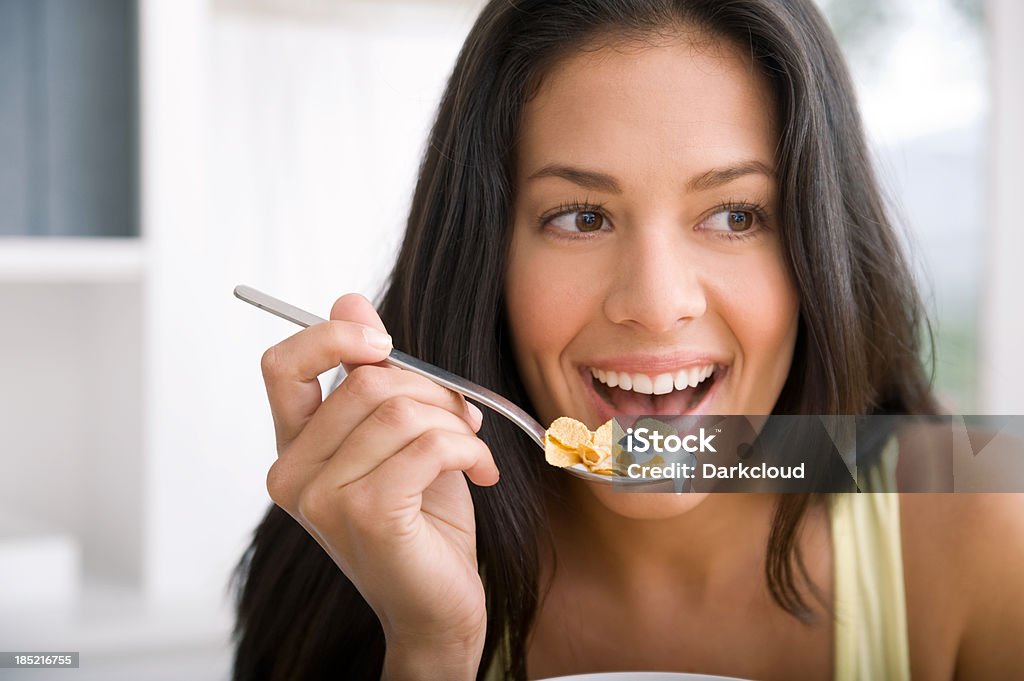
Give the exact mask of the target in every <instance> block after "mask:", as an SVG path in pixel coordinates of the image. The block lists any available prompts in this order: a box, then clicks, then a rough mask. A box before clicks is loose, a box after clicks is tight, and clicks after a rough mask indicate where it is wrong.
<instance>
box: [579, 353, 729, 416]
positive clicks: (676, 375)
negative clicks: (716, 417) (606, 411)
mask: <svg viewBox="0 0 1024 681" xmlns="http://www.w3.org/2000/svg"><path fill="white" fill-rule="evenodd" d="M726 370H727V369H726V368H725V367H722V366H719V365H717V364H706V365H702V366H692V367H687V368H685V369H679V370H677V371H675V372H672V373H662V374H657V375H650V374H642V373H634V372H626V371H606V370H603V369H594V368H590V369H589V372H590V375H591V382H592V385H593V389H594V392H595V393H596V394H597V396H598V397H599V398H600V399H601V400H602V401H603V402H604V403H605V404H606V405H607V407H608V408H610V409H611V410H613V411H614V413H616V414H622V415H632V416H639V415H644V414H646V415H655V414H659V415H683V414H688V413H690V412H692V411H693V410H694V409H696V408H697V407H698V406H699V405H700V404H701V403H702V402H703V401H704V398H705V397H707V395H708V394H709V393H710V392H711V389H712V388H713V387H714V385H715V384H716V382H717V381H719V380H721V378H722V376H723V375H724V374H725V372H726Z"/></svg>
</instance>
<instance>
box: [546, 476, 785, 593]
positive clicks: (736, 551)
mask: <svg viewBox="0 0 1024 681" xmlns="http://www.w3.org/2000/svg"><path fill="white" fill-rule="evenodd" d="M567 482H568V485H567V490H566V492H567V493H566V497H565V503H564V504H562V505H560V508H559V509H557V510H556V511H555V512H554V513H553V514H552V519H553V521H554V522H553V524H552V527H553V531H554V532H555V533H556V537H557V538H558V541H557V545H558V547H559V548H558V551H559V561H560V562H561V561H562V560H563V558H564V560H565V562H566V563H567V567H568V565H572V566H585V567H584V569H587V570H588V571H590V572H591V573H592V574H600V575H601V578H602V579H604V580H609V579H610V580H613V581H615V582H617V583H619V584H622V585H628V584H635V583H637V582H639V581H646V582H648V583H650V582H651V581H659V580H661V579H665V580H670V581H671V582H673V583H675V584H680V583H686V584H690V585H691V586H692V587H693V588H695V589H698V590H700V591H709V590H713V589H715V587H716V586H725V585H728V584H731V583H734V580H736V579H737V578H738V579H743V580H746V581H749V578H750V575H758V576H759V575H761V574H762V572H763V563H764V556H765V546H766V544H767V540H768V534H769V531H770V528H771V523H772V515H773V512H774V508H775V503H776V501H777V499H778V497H777V496H776V495H770V494H724V493H720V494H710V495H707V496H706V497H705V498H703V499H702V500H700V501H696V500H693V499H691V500H688V499H684V497H686V496H687V495H685V494H684V495H674V494H664V495H663V494H643V493H639V494H630V493H619V492H610V493H609V492H607V491H606V492H605V493H604V494H605V495H607V494H614V495H616V497H618V499H617V500H616V501H617V502H622V503H628V505H629V508H630V509H640V510H642V511H643V513H642V515H644V516H646V517H643V518H636V517H628V516H627V515H624V514H623V513H621V512H619V511H618V510H612V508H609V505H610V504H606V503H605V502H604V501H602V500H601V498H599V494H600V493H599V492H595V491H594V490H593V489H591V488H590V483H586V482H583V481H578V480H570V481H567ZM623 496H632V497H642V498H633V499H626V500H624V501H623V500H622V499H621V497H623ZM694 503H696V505H695V506H692V507H688V506H689V505H690V504H694ZM680 509H681V510H680ZM666 512H667V513H668V515H667V517H664V514H665V513H666ZM658 515H662V516H663V517H656V518H655V519H650V517H651V516H658ZM560 568H561V565H560Z"/></svg>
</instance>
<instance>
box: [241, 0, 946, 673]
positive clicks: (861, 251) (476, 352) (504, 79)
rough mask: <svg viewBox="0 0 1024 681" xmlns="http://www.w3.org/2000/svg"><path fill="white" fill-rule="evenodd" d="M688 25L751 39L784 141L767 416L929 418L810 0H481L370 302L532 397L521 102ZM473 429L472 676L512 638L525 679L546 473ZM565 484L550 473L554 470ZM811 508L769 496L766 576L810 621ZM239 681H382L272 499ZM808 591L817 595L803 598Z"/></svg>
mask: <svg viewBox="0 0 1024 681" xmlns="http://www.w3.org/2000/svg"><path fill="white" fill-rule="evenodd" d="M680 26H693V27H697V28H699V29H702V30H704V31H707V32H708V33H709V34H710V35H714V36H717V37H720V38H723V39H726V40H730V41H733V42H734V43H736V44H738V45H740V46H742V48H743V51H744V53H747V54H749V55H750V56H751V58H752V59H753V61H754V63H755V65H756V66H757V67H758V68H759V69H760V71H761V73H762V74H763V75H764V77H765V78H766V79H767V81H768V82H769V84H770V86H771V88H772V90H773V92H774V98H775V106H776V110H775V111H774V112H767V113H766V115H771V114H772V113H774V115H775V116H776V120H777V121H778V130H779V131H780V138H779V141H778V153H777V158H776V172H777V179H778V185H779V192H780V195H779V201H778V204H779V206H780V207H781V214H780V215H779V219H778V222H779V224H780V225H781V229H780V232H781V234H780V237H781V239H782V241H783V244H784V249H785V253H786V257H787V264H788V267H789V268H790V271H791V272H792V275H793V278H794V280H795V282H796V286H797V289H798V290H799V296H800V301H801V313H800V322H799V330H798V337H797V343H796V350H795V355H794V358H793V364H792V370H791V372H790V375H789V377H788V379H787V381H786V384H785V386H784V387H783V390H782V393H781V395H780V397H779V399H778V403H777V405H776V408H775V411H776V413H780V414H874V413H910V414H917V413H934V412H935V411H936V406H935V403H934V401H933V398H932V396H931V392H930V386H929V377H928V375H927V374H926V373H925V371H924V370H923V369H922V363H921V359H920V357H919V342H920V341H919V337H920V336H919V327H920V326H921V323H922V320H923V317H922V315H921V306H920V301H919V299H918V296H917V293H916V290H915V287H914V282H913V280H912V277H911V275H910V273H909V268H908V266H907V263H906V261H905V259H904V257H903V256H902V254H901V250H900V247H899V242H898V240H897V236H896V234H895V232H894V229H893V227H892V225H891V224H890V222H889V219H888V218H887V216H886V211H885V207H884V202H883V200H882V198H881V196H880V193H879V189H878V186H877V183H876V180H875V177H874V174H873V171H872V167H871V162H870V159H869V156H868V153H867V150H866V148H865V143H864V138H863V133H862V130H861V123H860V119H859V115H858V113H857V109H856V103H855V98H854V90H853V87H852V85H851V82H850V79H849V76H848V74H847V71H846V68H845V65H844V63H843V60H842V57H841V55H840V52H839V49H838V47H837V45H836V43H835V41H834V39H833V37H832V34H831V32H830V30H829V29H828V27H827V25H826V23H825V22H824V20H823V18H822V17H821V15H820V14H819V12H818V10H817V9H816V8H815V7H814V5H813V3H812V0H492V1H491V2H490V3H489V4H488V5H487V6H486V7H485V8H484V9H483V11H482V13H481V15H480V17H479V18H478V20H477V21H476V24H475V25H474V27H473V29H472V30H471V32H470V34H469V36H468V38H467V39H466V43H465V45H464V47H463V49H462V51H461V53H460V55H459V57H458V60H457V62H456V65H455V69H454V71H453V73H452V76H451V78H450V80H449V82H448V87H447V89H446V91H445V93H444V96H443V99H442V101H441V105H440V109H439V112H438V115H437V119H436V121H435V123H434V126H433V129H432V131H431V134H430V138H429V145H428V147H427V151H426V154H425V157H424V159H423V163H422V166H421V167H420V171H419V179H418V182H417V185H416V191H415V194H414V196H413V201H412V208H411V211H410V215H409V221H408V225H407V229H406V234H405V239H404V242H403V244H402V248H401V252H400V254H399V256H398V260H397V263H396V265H395V268H394V271H393V272H392V275H391V278H390V283H389V285H388V287H387V289H386V291H385V293H384V295H383V298H382V300H381V302H380V305H379V311H380V314H381V317H382V318H383V320H384V323H385V324H386V326H387V328H388V330H389V331H390V332H391V334H392V336H393V337H394V339H395V344H396V346H397V347H399V348H401V349H403V350H405V351H407V352H410V353H412V354H413V355H416V356H419V357H422V358H424V359H425V360H427V361H430V362H433V363H435V364H438V365H440V366H442V367H445V368H447V369H450V370H451V371H454V372H456V373H459V374H461V375H463V376H466V377H468V378H470V379H472V380H474V381H477V382H479V383H481V384H483V385H486V386H489V387H491V388H493V389H495V390H497V391H498V392H500V393H503V394H505V395H507V396H508V397H510V398H511V399H513V400H515V401H517V402H519V403H520V404H523V405H526V406H527V407H528V406H529V404H530V401H529V399H528V397H527V395H526V392H525V390H524V388H523V386H522V384H521V382H520V379H519V376H518V373H517V371H516V367H515V363H514V360H513V354H512V351H511V346H510V342H509V329H508V326H507V319H506V315H505V311H504V286H505V281H504V270H505V260H506V254H507V249H508V243H509V236H510V234H509V233H510V225H511V224H512V205H513V191H514V186H513V180H512V178H513V177H514V164H515V143H516V139H517V135H518V131H519V126H520V116H521V112H522V109H523V106H524V104H525V102H526V101H528V99H529V97H530V96H531V94H532V93H533V92H535V89H536V87H537V86H538V84H539V83H540V82H541V80H542V78H543V76H544V73H545V72H546V70H547V69H549V68H550V66H551V65H552V63H553V62H555V61H556V60H558V59H559V58H561V57H563V56H565V55H567V54H569V53H571V52H572V51H574V50H577V49H580V48H581V47H584V46H587V45H589V44H592V43H593V42H594V41H595V40H596V39H600V38H605V39H611V40H614V39H616V38H617V37H619V38H621V37H630V38H634V39H643V38H644V37H645V36H648V35H652V34H658V35H666V34H667V33H671V31H672V30H673V29H674V28H678V27H680ZM481 437H483V438H484V440H485V441H486V442H487V443H488V444H489V445H490V446H491V449H492V451H493V454H494V457H495V460H496V462H497V464H498V467H499V468H500V470H501V483H500V484H498V485H496V486H495V487H493V488H487V489H482V488H476V487H474V486H472V485H471V489H472V496H473V502H474V506H475V511H476V518H477V554H478V559H479V563H480V571H481V574H482V576H483V578H484V582H485V585H486V591H487V614H488V628H487V637H486V642H485V646H484V657H483V663H482V665H481V670H480V677H482V676H483V674H484V671H485V669H486V668H487V666H488V663H489V662H490V660H491V659H492V657H493V656H494V655H495V653H496V652H497V651H498V650H499V646H502V645H503V641H504V642H505V643H506V644H507V649H505V651H504V652H505V653H507V655H505V656H503V657H507V661H508V665H507V668H506V669H505V671H506V674H507V676H508V677H509V678H515V679H523V678H525V653H526V646H527V638H528V635H529V632H530V627H531V624H532V621H533V617H534V615H535V612H536V609H537V607H538V601H539V598H540V585H539V584H538V574H539V551H540V550H541V542H542V541H543V540H544V537H545V536H546V535H545V519H544V513H543V512H542V509H543V507H544V501H545V498H546V497H545V495H548V494H551V493H553V492H555V491H556V487H557V484H558V480H559V479H556V477H553V476H552V471H551V469H550V467H548V466H547V465H546V464H544V462H543V461H542V460H541V457H539V456H524V452H527V451H530V449H531V447H532V446H533V445H532V444H530V443H528V441H527V440H526V439H525V437H524V436H523V435H522V434H521V433H520V432H518V431H517V430H516V429H515V428H514V427H513V426H511V425H510V424H509V423H507V422H505V421H504V420H503V419H499V418H489V419H485V420H484V428H483V430H482V431H481ZM556 474H557V472H556ZM815 499H816V498H815V497H811V496H809V495H800V494H789V495H782V497H781V499H780V501H779V503H778V505H777V507H776V512H775V516H774V519H773V526H772V530H771V532H770V535H769V539H768V547H767V559H766V562H765V573H766V579H767V583H768V587H769V590H770V591H771V594H772V596H773V597H774V599H775V600H776V602H777V603H778V604H779V605H780V607H782V608H784V609H785V610H787V611H788V612H790V613H792V614H794V615H796V616H798V617H806V616H807V615H808V612H809V610H808V608H807V605H806V603H805V600H804V598H803V596H802V594H801V587H802V586H803V585H806V583H807V582H808V581H809V580H808V579H807V573H806V570H804V569H803V562H802V560H801V559H800V555H799V551H798V548H797V546H798V544H797V535H798V530H799V528H800V523H801V519H802V518H803V517H804V514H805V512H806V510H807V509H808V508H809V507H810V505H811V504H813V503H815ZM234 584H235V585H236V587H237V592H238V593H237V615H238V617H237V624H236V632H235V634H236V640H237V649H236V657H235V667H234V678H235V679H237V680H238V681H242V680H247V681H248V680H252V679H274V680H284V679H321V678H323V679H327V678H345V679H377V678H379V675H380V672H381V666H382V661H383V655H384V639H383V634H382V631H381V628H380V625H379V623H378V622H377V620H376V618H375V616H374V614H373V612H372V611H371V610H370V608H369V607H368V606H367V605H366V603H365V602H364V601H363V599H362V598H361V597H360V595H359V593H358V592H357V591H356V589H355V587H354V586H353V585H352V583H351V582H350V581H349V580H348V579H347V578H346V577H345V575H344V574H343V573H342V572H341V571H340V570H339V569H338V568H337V566H336V565H335V564H334V563H333V562H332V560H331V559H330V558H329V557H328V556H327V555H326V554H325V553H324V551H323V550H322V549H321V548H320V546H319V545H318V544H317V543H316V541H314V540H313V539H311V538H310V537H309V536H308V535H307V533H306V532H305V530H303V529H302V527H301V526H299V525H298V524H297V523H295V521H293V520H292V519H291V518H290V517H289V516H288V515H287V514H286V513H285V512H283V511H282V510H280V509H279V508H277V507H276V506H271V507H270V509H269V511H268V512H267V515H266V517H265V518H264V519H263V521H262V523H261V524H260V526H259V527H258V528H257V530H256V532H255V536H254V539H253V542H252V545H251V546H250V547H249V549H248V550H247V551H246V553H245V555H244V556H243V557H242V560H241V561H240V563H239V565H238V567H237V569H236V573H235V580H234ZM810 587H811V589H812V592H813V585H810Z"/></svg>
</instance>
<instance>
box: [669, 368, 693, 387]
mask: <svg viewBox="0 0 1024 681" xmlns="http://www.w3.org/2000/svg"><path fill="white" fill-rule="evenodd" d="M672 384H673V385H674V386H675V388H676V390H686V389H687V388H689V387H690V372H688V371H687V370H686V369H680V370H679V371H677V372H676V375H675V377H674V378H673V380H672Z"/></svg>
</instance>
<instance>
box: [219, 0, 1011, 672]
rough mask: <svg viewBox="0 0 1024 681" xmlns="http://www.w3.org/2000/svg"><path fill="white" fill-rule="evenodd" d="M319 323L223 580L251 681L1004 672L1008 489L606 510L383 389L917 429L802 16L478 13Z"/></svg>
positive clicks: (606, 410) (840, 127)
mask: <svg viewBox="0 0 1024 681" xmlns="http://www.w3.org/2000/svg"><path fill="white" fill-rule="evenodd" d="M331 320H332V321H331V322H328V323H326V324H322V325H318V326H315V327H312V328H310V329H307V330H305V331H302V332H300V333H299V334H297V335H295V336H293V337H292V338H290V339H288V340H286V341H284V342H282V343H280V344H278V345H276V346H274V347H273V348H270V349H269V350H268V351H267V353H266V354H265V356H264V358H263V369H264V375H265V379H266V383H267V390H268V396H269V399H270V404H271V409H272V412H273V416H274V423H275V428H276V432H277V445H278V452H279V458H278V461H277V462H276V463H275V464H274V466H273V467H272V468H271V470H270V473H269V476H268V481H267V485H268V489H269V492H270V494H271V497H272V498H273V500H274V501H275V502H276V505H275V506H272V507H271V508H270V510H269V511H268V514H267V516H266V518H265V519H264V520H263V522H262V523H261V525H260V527H259V528H258V529H257V531H256V536H255V538H254V541H253V545H252V546H251V547H250V550H249V551H248V552H247V554H246V556H245V557H244V558H243V561H242V563H241V564H240V566H239V572H238V576H239V579H240V580H244V584H243V586H242V588H241V589H240V594H239V604H238V626H237V632H236V633H237V638H238V650H237V656H236V665H235V678H236V679H257V678H259V679H319V678H324V679H326V678H332V679H336V678H344V679H377V678H386V679H406V678H408V679H433V678H436V679H449V680H450V679H473V678H486V679H497V678H516V679H523V678H543V677H546V676H554V675H560V674H570V673H581V672H590V671H612V670H645V669H657V670H675V671H695V672H702V673H713V674H723V675H731V676H737V677H745V678H757V679H828V678H837V679H854V678H863V679H867V678H890V679H905V678H909V674H910V673H911V672H913V675H914V677H915V678H923V679H933V678H934V679H951V678H964V679H987V678H1012V677H1013V676H1014V675H1015V674H1016V675H1024V661H1022V660H1021V658H1020V653H1019V652H1018V650H1016V646H1015V645H1014V644H1013V642H1014V641H1015V640H1017V638H1019V637H1020V636H1022V635H1024V616H1022V614H1021V613H1022V611H1024V605H1022V604H1024V588H1022V586H1021V581H1022V580H1020V579H1019V577H1017V575H1018V574H1019V569H1020V568H1021V566H1024V551H1022V549H1021V547H1020V544H1021V542H1019V541H1017V543H1016V544H1011V545H1010V546H1009V547H1000V548H999V556H998V558H999V559H998V560H997V556H996V550H997V549H996V544H995V540H996V539H1000V538H1004V539H1006V538H1013V537H1016V538H1018V540H1019V537H1020V536H1021V532H1022V521H1021V520H1020V518H1021V517H1024V513H1022V512H1021V511H1022V508H1021V504H1020V502H1019V501H1018V499H1017V498H1016V497H1012V496H1003V497H979V498H968V497H957V498H952V497H948V498H947V497H929V496H926V495H917V496H916V497H911V496H906V497H904V498H902V499H898V498H897V497H896V496H895V495H863V496H862V497H861V498H858V499H857V500H856V502H854V500H851V499H850V498H849V497H847V496H838V497H835V498H828V497H826V496H814V497H812V496H810V495H799V494H785V495H767V494H760V495H755V494H718V495H706V494H705V495H701V494H685V495H678V496H676V495H655V494H651V495H644V494H629V495H625V494H615V493H612V492H610V491H609V489H608V488H607V487H605V486H600V485H594V484H591V483H587V482H583V481H580V480H577V479H574V478H571V477H569V476H566V475H564V474H563V473H561V472H560V471H558V470H556V469H553V468H551V467H549V466H547V465H546V464H545V463H544V461H543V460H542V458H541V456H540V453H539V452H538V451H536V448H535V446H534V445H532V444H531V443H529V442H528V441H527V440H526V439H525V438H524V437H523V436H522V434H521V433H519V432H518V431H517V430H516V429H515V427H514V426H512V425H511V424H510V423H507V422H505V421H504V420H503V419H501V418H499V417H497V416H495V415H492V414H489V415H486V416H483V415H481V413H480V412H479V410H478V409H477V408H476V407H474V406H472V405H471V404H468V403H466V402H465V401H464V400H463V399H462V398H460V397H458V396H455V395H453V394H451V393H449V392H447V391H445V390H444V389H441V388H439V387H438V386H436V385H434V384H432V383H430V382H429V381H426V380H425V379H422V378H420V377H417V376H411V375H408V374H407V373H405V372H400V371H397V370H394V369H390V368H386V367H382V366H377V365H376V363H377V362H379V361H380V360H381V359H383V358H384V357H385V356H386V354H387V352H388V351H389V349H390V348H391V346H392V339H393V343H394V345H395V346H397V347H399V348H401V349H403V350H405V351H407V352H409V353H411V354H413V355H415V356H418V357H421V358H423V359H425V360H427V361H429V362H433V363H436V364H438V365H440V366H443V367H445V368H447V369H449V370H451V371H454V372H456V373H458V374H461V375H463V376H466V377H467V378H469V379H471V380H474V381H476V382H479V383H481V384H483V385H486V386H489V387H491V388H493V389H495V390H497V391H498V392H500V393H502V394H504V395H506V396H508V397H509V398H511V399H512V400H514V401H516V402H517V403H519V404H522V405H524V406H525V407H527V408H528V409H531V410H532V411H533V412H534V413H535V414H536V416H537V417H538V420H540V421H542V422H545V423H547V422H550V421H551V420H553V419H554V418H556V417H557V416H561V415H568V416H573V417H575V418H578V419H580V420H582V421H584V422H585V423H587V424H588V425H589V426H590V427H595V426H597V425H598V424H599V423H601V422H602V421H604V420H605V419H606V418H608V417H609V416H610V415H612V414H615V413H619V414H641V413H675V414H680V413H690V412H693V411H703V412H705V413H735V414H769V413H778V414H882V413H896V414H929V413H934V412H935V411H936V406H935V402H934V399H933V398H932V396H931V393H930V389H929V386H928V380H927V378H926V376H925V374H924V372H923V370H922V368H921V366H920V364H919V360H918V340H917V339H918V326H919V321H920V317H919V304H918V299H917V297H916V294H915V293H914V288H913V285H912V281H911V278H910V276H909V274H908V271H907V267H906V264H905V262H904V260H903V259H902V257H901V255H900V253H899V248H898V243H897V239H896V237H895V235H894V233H893V230H892V228H891V226H890V224H889V222H888V220H887V217H886V215H885V211H884V209H883V205H882V201H881V199H880V197H879V192H878V189H877V185H876V182H875V179H874V177H873V175H872V172H871V169H870V164H869V161H868V157H867V154H866V151H865V148H864V142H863V135H862V132H861V128H860V123H859V119H858V115H857V112H856V109H855V105H854V97H853V89H852V87H851V85H850V83H849V80H848V77H847V74H846V71H845V68H844V66H843V64H842V60H841V58H840V56H839V52H838V50H837V48H836V45H835V43H834V41H833V39H832V37H831V35H830V33H829V31H828V29H827V27H826V25H825V24H824V22H823V21H822V19H821V17H820V16H819V14H818V13H817V11H816V10H815V8H814V7H813V5H812V3H811V2H810V0H807V1H806V2H779V1H772V0H747V1H743V2H740V1H734V2H723V1H721V0H708V1H705V2H698V1H683V0H679V1H676V2H672V1H670V0H583V1H580V0H571V1H569V0H564V1H563V0H557V1H552V0H525V1H517V2H515V3H512V2H507V1H506V0H496V1H494V2H491V3H490V4H489V5H488V6H487V7H486V8H485V9H484V10H483V13H482V14H481V16H480V18H479V19H478V21H477V23H476V25H475V26H474V28H473V30H472V31H471V33H470V35H469V37H468V38H467V41H466V44H465V47H464V49H463V51H462V53H461V54H460V56H459V59H458V62H457V64H456V66H455V71H454V73H453V75H452V77H451V80H450V82H449V86H448V88H447V90H446V92H445V95H444V98H443V100H442V103H441V108H440V112H439V114H438V118H437V121H436V123H435V125H434V128H433V131H432V133H431V137H430V144H429V146H428V151H427V153H426V157H425V159H424V162H423V166H422V168H421V171H420V177H419V181H418V184H417V188H416V192H415V196H414V198H413V205H412V210H411V214H410V217H409V222H408V228H407V233H406V237H405V240H404V243H403V246H402V250H401V253H400V255H399V259H398V262H397V264H396V267H395V270H394V272H393V273H392V277H391V282H390V285H389V286H388V289H387V291H386V293H385V295H384V297H383V299H382V302H381V305H380V307H379V316H378V313H377V312H375V311H374V309H373V308H372V307H371V305H370V304H369V303H368V302H367V301H366V300H365V299H362V298H360V297H358V296H353V295H348V296H343V297H342V298H340V299H339V300H338V301H337V303H336V304H335V305H334V309H333V310H332V311H331ZM388 334H390V336H389V335H388ZM339 363H344V364H345V366H346V369H347V370H348V372H349V373H348V377H347V379H346V380H345V381H344V382H343V383H342V384H341V386H340V387H339V388H338V389H337V390H335V391H334V392H333V393H332V394H331V395H330V396H329V397H328V398H327V399H326V400H324V401H323V403H322V404H321V398H320V390H319V384H318V383H317V381H316V376H317V375H318V374H320V373H322V372H323V371H326V370H328V369H329V368H331V367H333V366H336V365H337V364H339ZM691 371H696V372H697V373H698V374H701V375H704V374H708V373H709V372H710V375H709V376H706V378H705V380H704V381H703V382H701V383H700V385H698V386H697V387H688V386H686V387H681V386H680V385H679V384H677V383H675V382H674V381H673V385H672V386H671V389H670V390H669V391H667V392H666V391H665V390H664V389H661V388H659V389H658V391H657V392H659V393H661V394H658V395H653V394H651V393H653V392H655V384H656V383H659V382H661V383H663V382H664V379H662V378H660V377H661V376H663V375H665V374H669V375H672V376H675V375H677V374H679V373H680V372H687V374H689V372H691ZM677 388H679V389H677ZM499 472H500V475H499ZM464 474H465V475H464ZM467 477H468V482H467ZM901 530H902V531H901ZM968 530H970V531H968ZM860 556H863V557H864V559H863V560H858V558H859V557H860ZM904 578H905V579H904ZM858 585H859V586H860V590H858V588H857V587H858Z"/></svg>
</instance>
